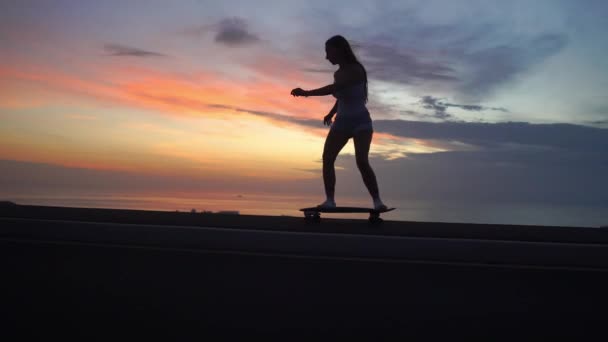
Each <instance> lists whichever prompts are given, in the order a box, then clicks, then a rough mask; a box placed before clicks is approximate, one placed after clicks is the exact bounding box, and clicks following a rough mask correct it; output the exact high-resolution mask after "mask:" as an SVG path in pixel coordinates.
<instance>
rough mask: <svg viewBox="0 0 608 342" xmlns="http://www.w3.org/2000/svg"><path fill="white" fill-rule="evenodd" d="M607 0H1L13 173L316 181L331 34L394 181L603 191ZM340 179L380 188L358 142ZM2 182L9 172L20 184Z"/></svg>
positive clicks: (4, 151) (116, 182)
mask: <svg viewBox="0 0 608 342" xmlns="http://www.w3.org/2000/svg"><path fill="white" fill-rule="evenodd" d="M607 14H608V4H606V3H605V2H604V1H593V0H583V1H575V0H571V1H566V0H551V1H548V0H546V1H543V0H539V1H534V2H531V1H520V0H514V1H508V2H506V1H481V0H475V1H473V0H460V1H452V0H443V1H439V0H436V1H429V0H424V1H404V0H399V1H389V0H387V1H354V0H349V1H290V0H280V1H278V0H277V1H230V0H222V1H202V0H200V1H195V0H190V1H172V2H169V1H156V0H146V1H143V0H142V1H136V0H132V1H112V0H107V1H82V0H81V1H67V0H57V1H30V0H22V1H2V3H1V4H0V120H1V124H0V186H2V187H3V188H4V189H5V190H7V189H10V190H11V191H13V192H15V191H17V192H18V191H23V192H26V191H31V190H32V189H51V190H52V189H55V190H56V189H70V188H74V189H78V188H80V189H106V190H107V189H116V190H124V191H150V192H171V191H194V192H198V193H200V194H202V195H201V196H203V195H204V194H205V193H206V192H212V191H219V192H222V191H223V192H234V193H247V192H263V193H285V194H318V198H319V202H320V201H321V200H322V199H323V186H322V178H321V173H320V171H321V155H322V149H323V143H324V139H325V136H326V135H327V132H328V128H327V127H325V126H324V125H323V117H324V116H325V115H326V114H327V113H328V111H329V109H330V108H331V107H332V106H333V103H334V101H335V98H333V97H331V96H327V97H308V98H294V97H292V96H290V95H289V93H290V91H291V89H293V88H296V87H302V88H304V89H313V88H317V87H321V86H324V85H326V84H329V83H332V81H333V72H334V71H335V70H336V69H337V67H336V66H333V65H331V64H330V63H329V62H328V61H327V60H326V59H325V51H324V44H325V41H326V40H327V39H328V38H329V37H331V36H333V35H335V34H341V35H343V36H344V37H346V38H347V39H348V40H349V42H350V43H351V44H352V46H353V47H354V50H355V53H356V55H357V57H358V58H359V59H360V61H361V62H362V64H363V65H364V66H365V68H366V70H367V73H368V81H369V102H368V108H369V110H370V113H371V116H372V119H373V124H374V138H373V139H374V140H373V143H372V147H371V151H370V163H371V165H372V167H373V168H374V170H375V172H376V175H377V178H378V183H379V187H380V192H381V194H382V195H383V197H386V198H389V199H390V198H393V199H396V198H399V199H404V198H412V199H429V200H437V199H447V200H452V201H464V200H477V201H489V202H502V201H508V202H515V203H525V202H529V201H532V202H533V201H536V202H542V203H553V202H556V203H557V202H559V203H562V202H567V203H573V204H578V205H587V204H593V205H603V206H606V207H608V191H606V189H608V177H606V175H607V174H608V153H606V151H608V97H607V96H606V95H605V94H608V62H607V61H608V59H606V58H605V56H606V54H607V53H608V40H607V39H605V33H606V32H608V24H607V22H606V20H605V17H606V15H607ZM336 167H337V177H338V181H337V188H336V196H337V201H338V203H339V198H340V196H361V197H365V196H368V194H367V190H366V189H365V187H364V186H363V182H362V180H361V177H360V175H359V172H358V170H357V167H356V163H355V160H354V147H353V143H352V141H351V142H349V143H348V145H347V146H346V147H345V148H344V149H343V151H342V153H341V154H340V156H339V157H338V160H337V161H336ZM7 191H8V190H7Z"/></svg>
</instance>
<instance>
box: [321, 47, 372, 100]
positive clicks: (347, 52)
mask: <svg viewBox="0 0 608 342" xmlns="http://www.w3.org/2000/svg"><path fill="white" fill-rule="evenodd" d="M325 45H329V46H332V47H335V48H336V49H338V51H340V53H341V54H342V56H343V57H344V60H345V61H346V62H347V63H357V64H359V65H360V66H361V69H363V75H364V76H365V102H367V71H366V70H365V67H364V66H363V64H361V62H359V60H358V59H357V57H356V56H355V53H354V52H353V49H352V48H351V47H350V44H349V43H348V41H347V40H346V38H344V37H342V36H341V35H335V36H333V37H331V38H329V39H328V40H327V41H326V42H325Z"/></svg>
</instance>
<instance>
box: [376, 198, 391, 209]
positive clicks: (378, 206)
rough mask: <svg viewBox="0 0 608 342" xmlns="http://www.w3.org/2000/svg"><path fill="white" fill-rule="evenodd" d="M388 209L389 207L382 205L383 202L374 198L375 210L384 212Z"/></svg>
mask: <svg viewBox="0 0 608 342" xmlns="http://www.w3.org/2000/svg"><path fill="white" fill-rule="evenodd" d="M386 209H388V207H387V206H386V205H384V203H382V200H380V199H379V198H374V210H378V211H384V210H386Z"/></svg>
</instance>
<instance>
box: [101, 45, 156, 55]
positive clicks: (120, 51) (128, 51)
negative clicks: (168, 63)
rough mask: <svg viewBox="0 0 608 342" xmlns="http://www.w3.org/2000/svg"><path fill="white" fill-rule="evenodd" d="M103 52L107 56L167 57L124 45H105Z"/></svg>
mask: <svg viewBox="0 0 608 342" xmlns="http://www.w3.org/2000/svg"><path fill="white" fill-rule="evenodd" d="M103 48H104V50H105V51H106V52H107V53H108V55H109V56H132V57H166V56H167V55H165V54H163V53H159V52H154V51H146V50H142V49H138V48H134V47H130V46H126V45H120V44H105V45H104V46H103Z"/></svg>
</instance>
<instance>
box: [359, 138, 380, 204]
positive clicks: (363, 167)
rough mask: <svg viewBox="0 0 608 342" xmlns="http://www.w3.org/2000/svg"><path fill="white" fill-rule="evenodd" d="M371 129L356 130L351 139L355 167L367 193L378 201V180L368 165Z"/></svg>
mask: <svg viewBox="0 0 608 342" xmlns="http://www.w3.org/2000/svg"><path fill="white" fill-rule="evenodd" d="M373 134H374V131H373V130H371V129H370V130H364V131H359V132H357V133H356V134H355V135H354V137H353V140H354V141H355V156H356V159H357V167H358V168H359V171H360V172H361V176H362V177H363V183H365V186H366V187H367V190H368V191H369V194H370V195H372V198H373V199H374V202H376V201H380V193H379V190H378V182H377V181H376V175H375V174H374V170H372V167H371V165H369V159H368V155H369V147H370V145H371V143H372V135H373Z"/></svg>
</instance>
